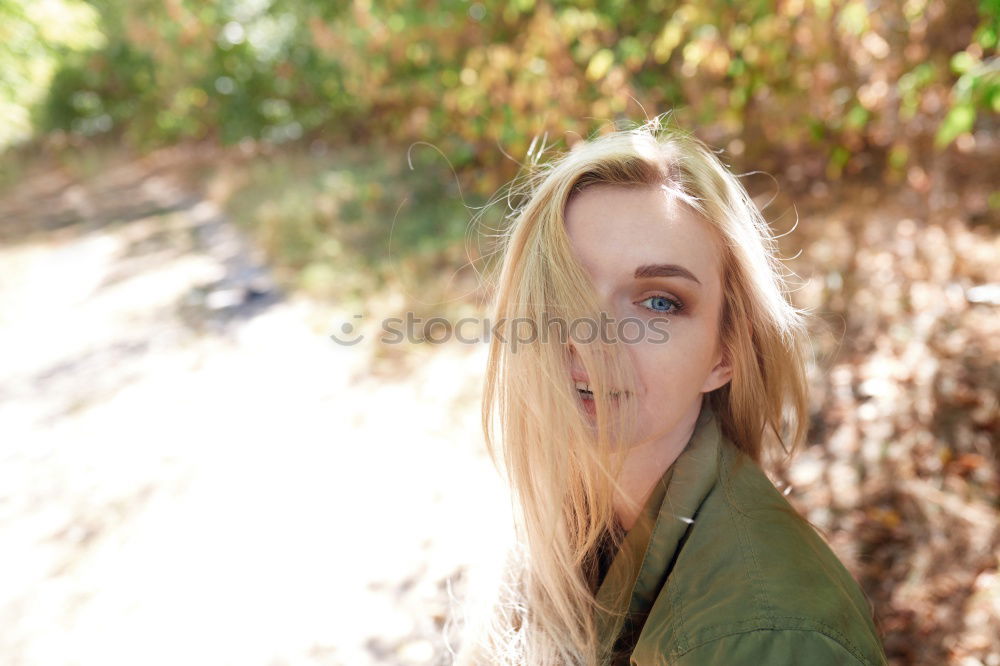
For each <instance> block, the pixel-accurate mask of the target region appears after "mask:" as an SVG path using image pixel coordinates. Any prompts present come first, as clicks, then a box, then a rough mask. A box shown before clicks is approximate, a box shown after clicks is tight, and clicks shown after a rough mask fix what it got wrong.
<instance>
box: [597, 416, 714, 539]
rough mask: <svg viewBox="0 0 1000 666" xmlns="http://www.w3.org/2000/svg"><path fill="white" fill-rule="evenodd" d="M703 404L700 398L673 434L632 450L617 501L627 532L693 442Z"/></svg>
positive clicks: (670, 433) (618, 514) (620, 481)
mask: <svg viewBox="0 0 1000 666" xmlns="http://www.w3.org/2000/svg"><path fill="white" fill-rule="evenodd" d="M701 404H702V402H701V399H699V400H696V401H695V403H694V404H693V405H692V407H691V409H689V410H688V411H687V412H686V413H685V414H684V415H683V416H682V417H681V419H680V420H679V421H678V423H677V425H676V426H675V427H674V428H672V429H671V430H670V432H668V433H667V434H665V435H664V436H662V437H657V438H655V439H651V440H649V441H647V442H644V443H642V444H639V445H637V446H635V447H633V448H632V449H631V450H630V451H629V453H628V454H627V456H626V458H625V464H624V467H623V468H622V471H621V475H620V476H619V477H618V481H619V485H620V486H621V488H622V493H621V494H619V495H618V497H616V498H615V502H614V506H615V514H616V515H617V517H618V522H619V523H621V526H622V527H623V528H624V529H625V530H629V529H632V526H633V525H634V524H635V521H636V520H637V519H638V517H639V514H640V513H641V512H642V508H643V507H644V506H645V504H646V501H647V500H648V499H649V496H650V495H651V494H652V492H653V488H654V487H655V486H656V483H657V481H659V480H660V479H661V478H662V477H663V475H664V474H665V473H666V471H667V468H669V467H670V466H671V465H672V464H674V461H675V460H677V458H678V456H680V454H681V452H682V451H684V448H685V447H686V446H687V443H688V442H689V441H690V440H691V435H693V434H694V428H695V425H696V424H697V422H698V414H699V413H700V412H701Z"/></svg>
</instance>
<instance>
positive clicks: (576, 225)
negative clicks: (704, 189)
mask: <svg viewBox="0 0 1000 666" xmlns="http://www.w3.org/2000/svg"><path fill="white" fill-rule="evenodd" d="M565 217H566V232H567V234H568V236H569V239H570V243H571V245H572V246H573V251H574V253H575V254H576V256H577V259H579V261H580V262H581V263H582V264H583V266H584V267H585V268H586V269H587V270H588V271H589V272H590V273H591V275H595V276H596V275H605V274H607V275H611V274H616V275H617V274H625V273H627V274H628V277H631V276H632V273H633V271H634V270H635V268H636V267H638V266H643V265H649V264H664V263H672V264H674V263H675V264H680V265H682V266H684V267H685V268H687V269H688V270H690V271H691V272H692V273H694V274H695V276H696V277H697V278H698V279H699V280H700V281H701V283H702V284H709V283H710V282H714V281H718V276H719V265H720V258H719V255H718V248H717V245H716V239H715V235H714V233H713V231H712V229H711V228H710V226H709V223H708V222H706V221H705V220H703V219H702V218H701V217H700V216H699V215H698V213H696V212H695V211H694V210H693V209H692V208H691V207H690V206H688V205H687V204H685V203H684V202H683V201H682V200H681V199H680V197H679V196H678V195H677V194H676V193H674V192H672V191H671V190H670V189H669V188H666V187H663V186H636V187H623V186H618V185H593V186H590V187H587V188H586V189H584V190H583V191H581V192H578V193H576V194H575V195H574V196H573V197H571V198H570V201H569V203H568V204H567V206H566V215H565Z"/></svg>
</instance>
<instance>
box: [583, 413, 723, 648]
mask: <svg viewBox="0 0 1000 666" xmlns="http://www.w3.org/2000/svg"><path fill="white" fill-rule="evenodd" d="M721 437H722V434H721V430H720V428H719V423H718V419H717V416H716V414H715V412H714V410H713V409H712V407H711V405H710V404H709V402H708V400H704V401H703V403H702V408H701V412H700V413H699V414H698V420H697V422H696V423H695V428H694V431H693V433H692V435H691V439H690V440H689V441H688V444H687V446H686V447H685V448H684V451H682V452H681V454H680V456H678V457H677V460H675V461H674V463H673V464H672V465H671V466H670V467H669V468H667V471H666V472H665V473H664V474H663V477H662V478H661V479H660V481H659V482H658V483H657V484H656V486H655V487H654V488H653V492H652V494H651V495H650V497H649V499H647V500H646V504H645V506H644V508H643V511H642V513H641V514H640V516H639V518H638V519H637V520H636V522H635V524H634V525H633V526H632V528H631V529H630V530H629V531H628V534H626V536H625V540H624V542H623V543H622V547H621V549H620V550H619V551H618V553H617V554H616V555H615V557H614V559H613V560H612V562H611V565H610V567H609V568H608V572H607V574H606V575H605V577H604V581H603V582H602V583H601V586H600V587H599V589H598V591H597V595H596V597H597V602H598V615H597V624H598V631H599V635H600V636H602V640H603V641H605V642H606V644H608V647H611V646H612V645H613V642H614V640H615V639H617V637H618V636H619V634H620V633H621V631H622V628H623V626H624V625H625V622H626V620H627V619H628V618H630V617H639V618H642V617H644V616H646V615H647V614H648V613H649V611H650V609H651V608H652V606H653V602H654V601H656V597H657V595H658V594H659V592H660V590H661V588H662V587H663V584H664V583H665V582H666V579H667V576H668V575H669V574H670V569H671V568H672V565H673V562H674V559H675V555H676V554H677V549H678V547H679V545H680V542H681V539H682V538H683V537H684V534H685V533H686V532H687V530H688V528H689V527H690V525H691V523H693V522H694V520H695V519H696V515H695V514H696V513H697V511H698V508H699V507H700V506H701V504H702V502H703V501H704V499H705V497H706V496H707V495H708V493H709V492H710V491H711V489H712V487H713V486H714V485H715V482H716V480H717V478H718V472H717V470H718V467H717V464H716V462H717V460H718V455H719V452H720V442H721Z"/></svg>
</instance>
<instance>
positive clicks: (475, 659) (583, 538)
mask: <svg viewBox="0 0 1000 666" xmlns="http://www.w3.org/2000/svg"><path fill="white" fill-rule="evenodd" d="M598 184H607V185H618V186H664V187H666V188H667V189H669V190H671V191H672V192H674V193H676V194H678V195H679V196H680V197H681V199H682V200H683V201H684V202H686V204H687V205H688V206H690V207H691V208H692V209H693V210H695V211H696V212H697V213H698V214H699V215H700V217H701V218H702V219H703V220H704V221H705V222H706V223H707V224H708V225H709V227H710V228H711V229H712V230H713V232H714V233H715V236H716V238H717V239H718V240H719V241H720V242H718V243H717V247H718V250H719V252H720V254H721V264H722V276H721V277H722V293H723V304H722V311H721V315H720V324H719V340H720V344H721V346H722V349H723V350H724V353H725V354H726V355H727V358H728V359H729V361H730V363H731V367H732V372H733V374H732V379H731V381H730V382H728V383H727V384H725V385H724V386H722V387H721V388H718V389H716V390H715V391H712V392H711V393H710V394H709V396H708V400H709V401H710V404H711V406H712V407H713V409H714V410H715V413H716V415H717V417H718V419H719V423H720V426H721V429H722V432H723V434H724V435H725V436H726V437H728V438H729V439H730V440H731V441H732V442H733V443H734V444H735V445H736V446H737V447H739V448H740V449H742V450H743V451H744V452H745V453H747V454H748V455H749V456H750V457H751V458H753V459H754V460H756V461H760V458H761V452H762V450H764V448H765V446H766V445H767V443H768V440H769V439H774V440H776V441H777V442H778V443H780V444H781V446H782V448H784V449H785V451H786V452H787V451H790V450H791V449H792V448H794V447H795V446H796V445H798V444H799V443H800V442H801V441H802V440H803V439H804V438H805V434H806V429H807V426H808V418H807V410H808V406H807V381H806V373H805V364H806V354H807V350H808V336H807V328H806V320H805V313H804V312H803V311H801V310H798V309H796V308H795V307H793V306H792V305H791V304H790V303H789V302H788V300H786V292H787V284H786V277H785V274H784V272H783V270H782V268H783V266H782V264H781V261H780V259H779V258H778V257H777V244H776V241H775V238H774V236H773V235H772V233H771V231H770V228H769V226H768V224H767V222H766V220H765V219H764V217H763V215H762V213H761V212H760V210H759V209H758V208H757V206H756V205H755V204H754V202H753V200H752V199H751V198H750V196H749V195H748V193H747V192H746V190H745V188H744V187H743V186H742V184H741V183H740V181H739V179H738V178H737V177H736V176H735V175H733V174H732V173H731V172H730V171H729V170H728V169H727V168H726V166H725V165H723V164H722V162H720V160H719V159H718V157H717V156H716V155H715V154H714V153H713V152H712V150H711V149H709V148H708V147H707V146H706V145H705V144H703V143H702V142H700V141H699V140H698V139H696V138H694V137H693V136H691V135H690V134H687V133H685V132H682V131H680V130H677V129H674V128H668V127H666V126H665V125H664V124H663V122H662V117H658V118H656V119H654V120H652V121H649V122H647V123H646V124H644V125H642V126H640V127H637V128H635V129H629V130H619V131H615V132H612V133H610V134H606V135H604V136H601V137H599V138H596V139H593V140H590V141H587V142H583V143H581V144H580V145H578V146H577V147H576V148H575V149H574V150H572V151H570V152H568V153H567V154H565V155H563V156H562V157H560V158H559V159H556V160H554V161H550V162H548V163H546V164H543V165H541V166H540V167H539V168H538V170H537V172H536V173H534V174H532V175H531V176H530V179H529V181H528V184H527V190H526V192H527V196H526V200H525V203H524V205H523V206H521V207H520V208H519V209H518V210H517V211H516V214H515V215H514V216H513V224H511V225H510V227H509V228H508V229H507V230H505V232H504V234H503V235H502V252H503V260H502V262H501V265H500V271H499V279H498V281H497V284H496V293H495V303H494V311H493V313H492V315H493V316H494V317H495V318H496V321H498V322H508V323H511V326H510V327H508V328H506V329H504V328H503V327H501V329H500V330H501V331H506V332H507V334H508V335H507V337H506V338H505V337H504V334H503V333H501V335H499V336H496V337H494V338H493V339H492V340H491V342H490V349H489V361H488V366H487V372H486V378H485V386H484V399H483V414H482V418H483V429H484V433H485V436H486V442H487V446H488V450H489V452H490V455H491V456H492V457H493V460H494V462H495V463H496V464H497V465H498V467H501V468H502V469H503V471H504V472H505V474H506V476H507V481H508V483H509V485H510V488H511V491H512V499H513V502H514V507H515V512H514V513H515V525H516V528H517V530H516V534H517V538H518V547H517V548H516V549H514V550H512V551H511V558H510V559H509V561H508V567H509V568H508V570H507V572H506V575H507V577H506V582H505V584H504V585H502V586H500V588H499V594H498V596H497V598H496V599H494V601H493V603H492V605H491V607H490V608H489V612H488V614H487V618H486V620H484V621H480V622H479V623H478V624H476V625H475V626H469V627H468V628H467V630H466V633H465V635H464V637H463V641H462V646H461V649H460V652H459V654H458V658H457V663H460V664H532V665H533V666H534V665H548V664H574V665H575V664H580V665H586V666H590V665H594V664H600V663H604V662H606V660H607V659H608V658H609V656H610V649H611V645H610V644H609V641H608V640H607V639H609V638H610V639H613V638H614V637H607V636H601V631H600V628H599V626H598V622H597V620H596V619H595V617H596V613H597V611H598V605H597V601H596V599H595V570H596V566H597V563H596V550H597V546H598V544H600V543H601V541H602V539H603V538H607V537H608V535H612V537H613V542H614V544H615V545H618V544H619V543H620V540H621V538H622V534H621V533H620V532H619V531H616V530H615V529H614V525H615V517H614V511H613V508H612V498H613V497H614V495H615V493H616V491H617V489H618V487H617V483H616V480H615V479H616V475H617V472H618V470H620V465H621V463H622V461H623V459H624V452H625V450H626V449H627V448H628V447H627V446H623V444H627V442H628V440H629V437H630V436H631V432H632V431H631V427H632V425H634V423H635V412H634V410H632V411H629V410H628V408H627V407H623V408H621V410H620V411H616V410H615V408H613V407H612V405H610V404H609V402H610V401H608V400H606V399H604V398H603V396H605V390H604V388H602V387H609V386H631V385H634V383H633V382H632V380H633V379H634V376H635V375H634V369H633V368H632V366H631V365H630V363H629V360H628V356H627V355H626V354H623V353H621V350H620V349H619V348H617V347H616V346H615V345H614V344H597V345H583V346H580V347H579V348H578V349H577V351H578V353H580V356H581V359H582V362H583V364H584V367H585V368H586V371H587V374H588V376H589V378H590V381H591V384H592V387H593V389H594V395H595V402H596V404H597V425H596V429H595V428H592V427H590V426H588V425H587V423H586V421H585V419H583V418H581V415H582V412H581V410H580V407H579V400H578V395H577V393H576V391H575V389H574V386H573V383H572V381H571V380H570V378H569V364H570V355H569V351H568V349H567V345H566V344H564V342H565V338H556V339H554V340H552V339H550V340H548V341H545V340H542V339H535V340H534V341H532V342H530V343H526V344H520V345H518V346H514V345H512V344H511V337H510V334H511V333H513V331H514V329H515V328H516V326H519V325H525V324H528V325H530V326H532V327H534V330H535V331H537V332H538V333H539V334H541V333H543V332H544V331H545V330H546V326H548V322H549V321H551V320H552V319H553V318H554V317H555V316H558V317H560V318H562V319H563V320H564V321H572V320H574V319H575V318H580V317H588V316H589V317H593V316H594V313H596V312H597V311H598V309H599V304H598V303H597V302H596V301H595V298H596V297H595V293H594V289H593V287H592V285H591V282H590V280H589V277H588V275H587V274H586V272H585V271H584V270H583V268H582V267H581V266H580V265H579V263H578V262H577V261H576V259H575V258H574V256H573V253H572V252H571V247H570V243H569V240H568V237H567V234H566V230H565V218H564V214H565V210H566V205H567V202H568V201H569V199H570V197H571V196H572V195H573V193H574V192H578V191H580V190H582V189H584V188H586V187H590V186H592V185H598ZM540 323H541V328H539V324H540ZM538 337H539V338H540V337H541V336H540V335H539V336H538ZM631 402H634V401H628V400H625V401H623V404H624V405H628V403H631ZM786 424H787V425H788V426H789V429H790V433H786ZM500 461H502V463H501V462H500ZM626 592H627V591H626ZM605 610H607V609H605ZM611 642H613V641H611Z"/></svg>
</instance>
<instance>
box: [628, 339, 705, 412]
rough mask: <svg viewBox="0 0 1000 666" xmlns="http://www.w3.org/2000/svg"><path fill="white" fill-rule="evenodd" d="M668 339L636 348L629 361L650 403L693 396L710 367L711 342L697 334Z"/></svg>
mask: <svg viewBox="0 0 1000 666" xmlns="http://www.w3.org/2000/svg"><path fill="white" fill-rule="evenodd" d="M678 328H679V327H675V328H674V330H673V331H671V335H670V339H668V340H666V341H665V342H662V343H658V344H654V343H649V344H642V345H636V346H635V349H634V350H633V359H634V361H635V364H636V368H637V369H638V376H639V381H640V383H641V390H642V393H643V395H645V396H647V397H648V399H649V400H651V401H653V402H660V401H662V400H664V399H668V398H671V397H674V398H679V397H681V396H682V395H683V394H686V393H692V394H693V393H696V392H697V391H698V388H700V387H701V385H702V383H703V382H704V375H705V374H706V372H707V366H708V365H709V363H710V358H709V356H710V354H711V348H710V347H711V344H710V343H711V339H710V338H709V337H707V334H705V333H702V332H700V331H679V330H678Z"/></svg>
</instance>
